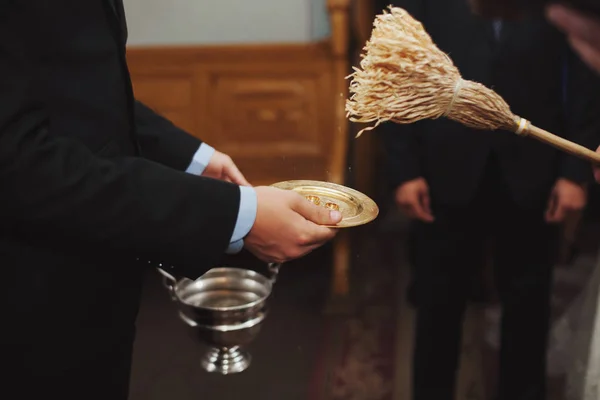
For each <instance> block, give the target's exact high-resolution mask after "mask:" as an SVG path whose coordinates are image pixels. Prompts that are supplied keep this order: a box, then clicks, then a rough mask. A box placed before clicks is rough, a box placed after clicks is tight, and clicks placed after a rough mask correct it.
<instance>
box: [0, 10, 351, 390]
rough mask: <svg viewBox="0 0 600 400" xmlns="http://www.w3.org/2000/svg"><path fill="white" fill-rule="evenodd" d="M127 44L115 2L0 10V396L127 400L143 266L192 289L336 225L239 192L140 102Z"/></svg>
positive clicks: (283, 198) (293, 249)
mask: <svg viewBox="0 0 600 400" xmlns="http://www.w3.org/2000/svg"><path fill="white" fill-rule="evenodd" d="M126 36H127V30H126V24H125V16H124V13H123V4H122V0H89V1H81V0H55V1H51V2H49V1H42V0H5V1H3V2H2V5H0V262H1V264H2V267H3V269H2V277H3V289H2V295H3V301H2V305H3V306H4V307H5V308H4V310H5V312H3V314H2V317H3V333H4V334H3V341H2V362H3V364H4V366H5V372H4V373H3V374H2V378H3V379H2V382H3V385H2V387H3V390H4V391H5V393H6V396H8V397H10V398H13V399H27V400H29V399H33V398H39V397H41V396H44V397H59V398H61V399H86V400H96V399H98V400H100V399H102V400H124V399H126V398H127V397H128V382H129V373H130V364H131V352H132V346H133V340H134V334H135V325H134V324H135V318H136V314H137V311H138V305H139V300H140V290H141V286H142V276H143V271H144V270H145V269H147V268H148V267H149V266H156V265H158V264H159V263H161V264H163V265H164V268H167V267H168V266H170V267H171V268H169V270H170V272H171V273H172V274H174V275H176V276H179V277H188V278H191V279H195V278H197V277H198V276H200V275H202V274H203V273H204V272H206V271H207V270H208V269H209V268H211V267H213V266H214V265H215V264H216V263H218V262H219V260H220V259H221V257H222V256H223V255H224V254H225V253H237V252H239V251H240V250H241V249H242V248H243V247H245V248H246V249H247V250H249V251H251V252H252V253H254V254H255V255H256V256H257V257H259V258H260V259H262V260H264V261H267V262H283V261H286V260H290V259H293V258H297V257H301V256H303V255H304V254H306V253H308V252H310V251H312V250H313V249H315V248H317V247H319V246H321V245H322V244H324V243H325V242H326V241H328V240H330V239H331V238H332V237H333V236H334V235H335V233H334V230H331V229H327V228H325V227H322V226H320V225H322V224H330V223H332V224H335V223H337V222H339V220H340V219H341V216H340V214H339V213H338V212H329V211H328V210H326V209H324V208H321V207H317V206H314V205H312V204H311V203H309V202H308V201H306V200H305V199H304V198H303V197H302V196H300V195H298V194H295V193H293V192H290V191H283V190H277V189H275V188H269V187H256V188H253V187H251V186H249V183H248V182H247V181H246V179H245V178H244V176H243V175H242V174H241V173H240V171H238V169H237V167H236V166H235V164H234V163H233V161H232V160H231V159H230V158H229V157H228V156H227V155H225V154H223V153H220V152H218V151H216V150H215V149H213V148H212V147H210V145H208V144H206V143H203V142H201V141H200V140H198V139H196V138H195V137H193V136H191V135H189V134H188V133H186V132H184V131H182V130H181V129H179V128H177V127H176V126H174V125H173V124H172V123H171V122H169V121H168V120H166V119H165V118H163V117H161V116H159V115H157V114H156V113H154V112H153V111H152V110H151V109H149V108H148V107H146V106H144V105H143V104H141V103H139V102H136V101H135V99H134V96H133V91H132V86H131V82H130V78H129V73H128V68H127V63H126V57H125V53H126V51H125V49H126V46H125V43H126ZM137 260H141V261H140V262H138V261H137ZM148 260H151V261H152V262H153V264H149V263H148ZM165 346H169V343H165Z"/></svg>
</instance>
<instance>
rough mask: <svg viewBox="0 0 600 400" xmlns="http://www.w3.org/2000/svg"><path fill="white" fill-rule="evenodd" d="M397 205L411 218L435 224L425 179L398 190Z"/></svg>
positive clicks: (411, 182)
mask: <svg viewBox="0 0 600 400" xmlns="http://www.w3.org/2000/svg"><path fill="white" fill-rule="evenodd" d="M396 203H397V204H398V206H400V208H402V210H404V212H406V214H407V215H408V216H409V217H410V218H416V219H419V220H421V221H424V222H433V220H434V218H433V214H432V213H431V208H430V198H429V186H428V185H427V181H425V179H424V178H417V179H413V180H411V181H408V182H405V183H403V184H402V185H400V186H399V187H398V189H396Z"/></svg>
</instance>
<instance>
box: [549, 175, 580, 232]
mask: <svg viewBox="0 0 600 400" xmlns="http://www.w3.org/2000/svg"><path fill="white" fill-rule="evenodd" d="M586 202H587V193H586V190H585V188H584V187H583V186H581V185H579V184H577V183H575V182H572V181H570V180H568V179H564V178H560V179H558V180H557V181H556V184H555V185H554V189H552V193H551V194H550V200H549V201H548V209H547V210H546V222H548V223H560V222H563V221H564V220H565V218H566V217H567V216H568V215H569V214H572V213H575V212H578V211H581V210H582V209H583V208H584V207H585V204H586Z"/></svg>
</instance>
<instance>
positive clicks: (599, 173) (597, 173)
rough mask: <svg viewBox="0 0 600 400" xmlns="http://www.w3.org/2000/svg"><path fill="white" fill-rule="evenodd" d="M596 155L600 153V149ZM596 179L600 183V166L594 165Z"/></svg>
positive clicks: (599, 148)
mask: <svg viewBox="0 0 600 400" xmlns="http://www.w3.org/2000/svg"><path fill="white" fill-rule="evenodd" d="M596 153H600V147H598V148H597V149H596ZM593 168H594V179H596V182H598V183H600V165H594V166H593Z"/></svg>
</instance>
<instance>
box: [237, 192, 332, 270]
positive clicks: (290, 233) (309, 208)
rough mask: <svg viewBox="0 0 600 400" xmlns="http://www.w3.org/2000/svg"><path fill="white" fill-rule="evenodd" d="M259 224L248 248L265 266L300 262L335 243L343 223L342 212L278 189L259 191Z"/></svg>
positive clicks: (246, 243)
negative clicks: (331, 226)
mask: <svg viewBox="0 0 600 400" xmlns="http://www.w3.org/2000/svg"><path fill="white" fill-rule="evenodd" d="M255 190H256V197H257V202H258V207H257V211H256V220H255V222H254V226H253V227H252V229H251V230H250V233H249V234H248V235H247V236H246V238H245V239H244V247H246V248H247V249H248V250H249V251H250V252H252V253H253V254H254V255H255V256H256V257H258V258H259V259H261V260H263V261H265V262H276V263H283V262H287V261H290V260H293V259H296V258H300V257H302V256H304V255H306V254H308V253H310V252H311V251H313V250H314V249H316V248H318V247H320V246H322V245H323V244H325V243H326V242H327V241H329V240H331V239H333V237H334V236H335V235H336V233H337V229H335V228H326V227H323V226H319V225H336V224H337V223H339V222H340V221H341V220H342V215H341V213H340V212H339V211H331V210H329V209H327V208H325V207H320V206H317V205H315V204H313V203H311V202H310V201H308V200H307V199H306V198H304V197H303V196H301V195H300V194H298V193H296V192H293V191H290V190H281V189H277V188H274V187H265V186H259V187H257V188H256V189H255Z"/></svg>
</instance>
